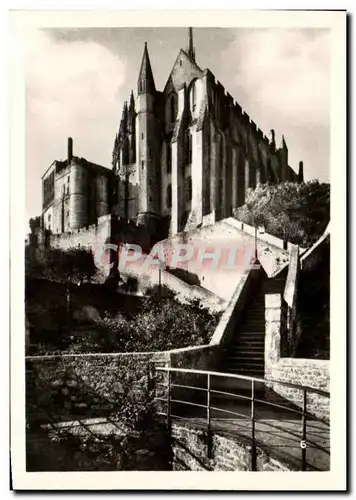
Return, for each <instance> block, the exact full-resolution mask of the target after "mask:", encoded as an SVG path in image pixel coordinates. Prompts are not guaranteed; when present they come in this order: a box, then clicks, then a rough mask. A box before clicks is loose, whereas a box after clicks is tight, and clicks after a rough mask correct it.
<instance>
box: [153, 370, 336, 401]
mask: <svg viewBox="0 0 356 500" xmlns="http://www.w3.org/2000/svg"><path fill="white" fill-rule="evenodd" d="M155 369H156V370H157V371H165V372H174V373H175V372H177V373H192V374H196V375H213V376H214V377H223V378H237V379H241V380H249V381H251V382H252V381H255V382H262V383H263V384H279V385H284V386H285V387H292V388H294V389H300V390H303V389H305V390H307V391H308V392H314V393H315V394H319V395H320V396H325V397H327V398H328V397H330V392H327V391H322V390H321V389H316V388H314V387H310V386H308V385H298V384H292V383H291V382H283V381H281V380H275V379H267V378H259V377H249V376H248V375H237V374H236V373H224V372H214V371H211V370H194V369H192V368H171V367H166V366H157V367H156V368H155Z"/></svg>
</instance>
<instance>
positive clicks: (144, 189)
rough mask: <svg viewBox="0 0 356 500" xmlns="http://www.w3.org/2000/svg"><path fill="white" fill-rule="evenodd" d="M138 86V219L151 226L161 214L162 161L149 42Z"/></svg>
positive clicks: (145, 50)
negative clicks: (160, 182)
mask: <svg viewBox="0 0 356 500" xmlns="http://www.w3.org/2000/svg"><path fill="white" fill-rule="evenodd" d="M137 87H138V98H137V121H136V137H137V140H136V149H137V155H136V158H137V168H138V170H139V183H140V190H139V210H138V221H137V222H138V224H144V225H146V226H148V227H149V228H152V227H154V226H156V225H157V218H158V217H159V214H160V186H159V173H160V163H159V159H158V152H159V144H158V139H157V133H158V130H157V123H156V118H155V115H154V98H155V94H156V88H155V83H154V79H153V74H152V69H151V63H150V59H149V56H148V50H147V44H145V49H144V53H143V58H142V63H141V69H140V74H139V78H138V84H137Z"/></svg>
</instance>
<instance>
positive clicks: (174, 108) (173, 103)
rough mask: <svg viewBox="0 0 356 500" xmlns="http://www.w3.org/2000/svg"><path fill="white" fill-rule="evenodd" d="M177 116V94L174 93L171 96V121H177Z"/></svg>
mask: <svg viewBox="0 0 356 500" xmlns="http://www.w3.org/2000/svg"><path fill="white" fill-rule="evenodd" d="M176 116H177V103H176V96H175V95H174V94H173V95H172V97H171V123H174V122H175V121H176Z"/></svg>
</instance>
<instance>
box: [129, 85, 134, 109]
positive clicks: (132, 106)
mask: <svg viewBox="0 0 356 500" xmlns="http://www.w3.org/2000/svg"><path fill="white" fill-rule="evenodd" d="M129 109H130V110H131V111H132V110H135V98H134V93H133V90H131V94H130V105H129Z"/></svg>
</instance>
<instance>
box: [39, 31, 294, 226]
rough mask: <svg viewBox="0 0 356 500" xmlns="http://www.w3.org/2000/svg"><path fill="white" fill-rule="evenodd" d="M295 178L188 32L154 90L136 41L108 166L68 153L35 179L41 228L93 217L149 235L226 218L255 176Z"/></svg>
mask: <svg viewBox="0 0 356 500" xmlns="http://www.w3.org/2000/svg"><path fill="white" fill-rule="evenodd" d="M283 180H291V181H296V180H299V181H302V180H303V163H302V162H300V164H299V173H298V175H297V174H296V173H295V172H294V170H293V169H292V168H291V167H290V166H289V165H288V148H287V144H286V141H285V139H284V137H283V136H282V139H281V145H280V147H277V146H276V141H275V133H274V131H273V130H271V133H270V137H269V138H267V137H266V136H265V135H264V134H263V133H262V131H261V130H260V129H259V128H258V127H257V126H256V124H255V123H254V122H253V121H252V120H251V119H250V118H249V116H248V115H247V114H246V113H245V112H243V111H242V109H241V107H240V106H239V104H237V103H236V102H235V101H234V100H233V98H232V96H231V95H230V94H229V93H228V92H227V91H226V90H225V89H224V87H223V86H222V85H221V83H220V82H219V81H217V80H216V79H215V77H214V75H213V74H212V73H211V71H210V70H209V69H205V70H202V69H201V68H200V67H199V65H198V63H197V60H196V54H195V48H194V43H193V30H192V28H189V38H188V47H187V49H186V50H183V49H181V50H180V52H179V54H178V57H177V58H176V60H175V62H174V64H173V68H172V71H171V73H170V74H169V76H168V79H167V83H166V85H165V87H164V89H163V91H159V90H157V89H156V86H155V81H154V75H153V72H152V68H151V63H150V58H149V55H148V48H147V44H145V47H144V52H143V58H142V63H141V68H140V71H139V75H138V81H137V89H136V92H135V93H134V92H131V96H130V98H129V100H128V103H127V102H125V103H124V106H123V111H122V118H121V122H120V126H119V129H118V131H117V133H116V136H115V140H114V148H113V155H112V168H111V169H107V168H104V167H101V166H99V165H95V164H93V163H90V162H88V161H86V160H85V159H83V158H78V157H76V156H74V155H73V145H72V140H71V139H69V142H68V157H67V159H66V160H65V161H55V162H54V163H53V164H52V165H51V167H50V168H49V169H48V170H47V171H46V173H45V175H44V176H43V178H42V182H43V214H42V224H43V228H44V229H47V230H50V231H51V233H52V234H58V235H59V234H63V233H71V232H74V231H76V230H78V229H80V228H85V227H87V226H89V225H92V224H97V221H98V219H99V218H102V217H103V216H105V215H108V214H110V215H111V217H112V218H117V219H118V218H121V219H123V220H130V221H134V223H135V225H136V226H144V227H145V228H146V229H147V231H148V232H149V233H151V234H157V233H160V234H161V236H167V235H168V234H175V233H177V232H179V231H183V230H189V229H192V228H194V227H198V226H200V225H205V224H213V223H214V222H215V221H217V220H220V219H222V218H225V217H228V216H230V215H231V214H232V209H233V208H235V207H238V206H240V205H243V204H244V201H245V195H246V191H247V189H248V188H249V187H254V186H256V184H258V183H263V182H267V181H268V182H280V181H283Z"/></svg>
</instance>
